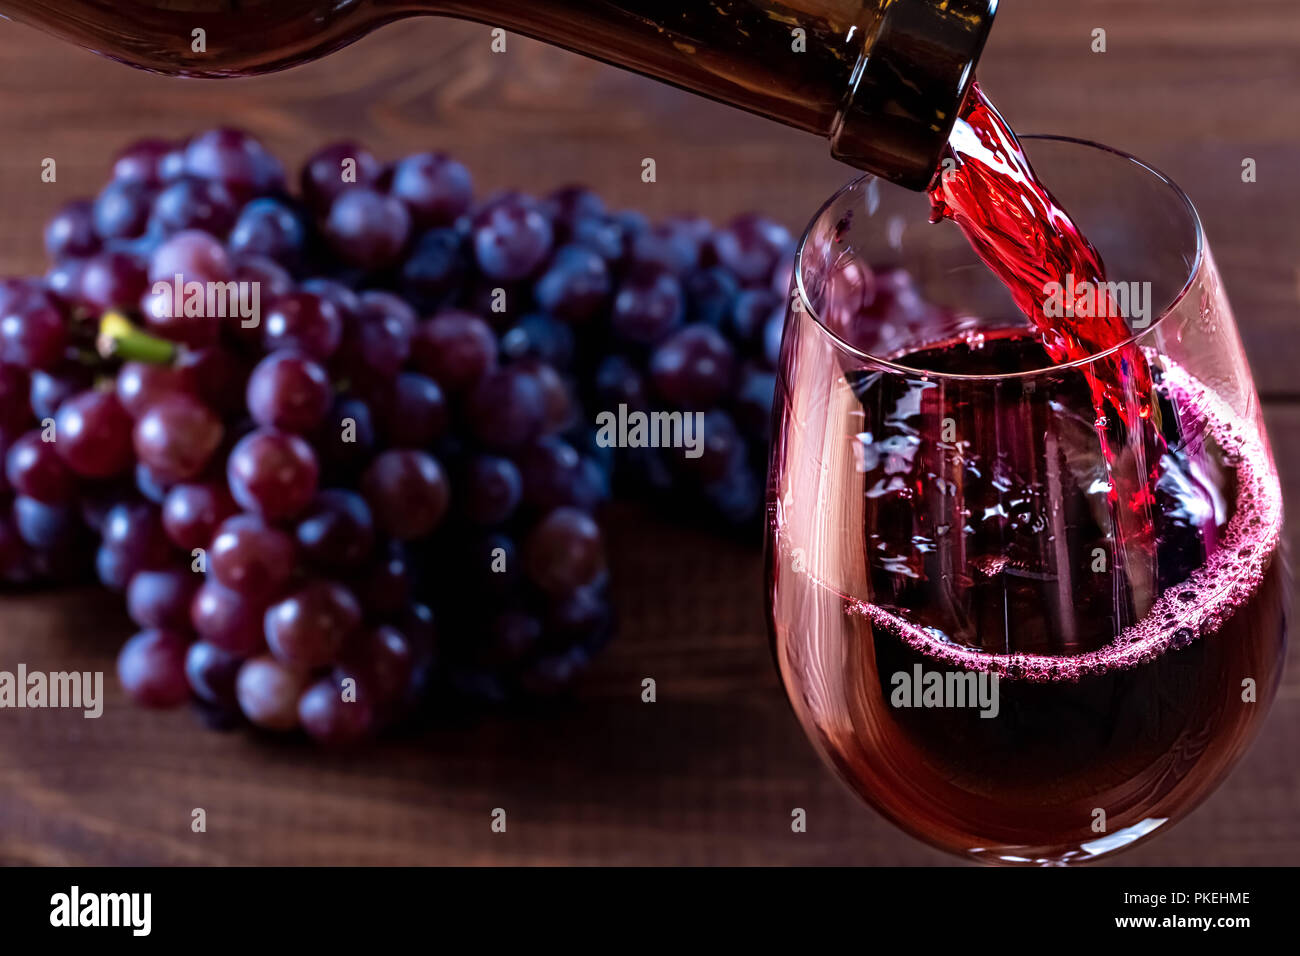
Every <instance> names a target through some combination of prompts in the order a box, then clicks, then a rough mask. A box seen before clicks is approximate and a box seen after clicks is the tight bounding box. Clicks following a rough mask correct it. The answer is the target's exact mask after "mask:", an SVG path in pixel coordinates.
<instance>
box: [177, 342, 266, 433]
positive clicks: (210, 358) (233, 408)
mask: <svg viewBox="0 0 1300 956" xmlns="http://www.w3.org/2000/svg"><path fill="white" fill-rule="evenodd" d="M176 368H177V369H178V370H180V371H181V372H182V373H183V374H184V375H185V376H186V378H188V379H190V380H192V381H193V382H194V391H195V393H196V394H197V396H198V398H199V399H200V400H201V401H202V402H203V404H205V405H207V406H208V407H209V408H211V409H215V410H216V411H218V412H221V413H222V414H224V415H226V416H228V417H229V416H233V415H235V414H237V413H239V412H241V411H242V410H243V407H244V393H245V383H246V382H247V381H248V375H249V369H248V368H247V366H246V365H245V363H244V361H243V360H242V359H241V358H239V357H238V356H237V355H235V353H234V352H232V351H230V350H229V349H225V348H221V347H220V346H215V345H209V346H205V347H203V348H190V349H186V350H184V351H182V352H181V354H180V355H179V356H178V357H177V359H176Z"/></svg>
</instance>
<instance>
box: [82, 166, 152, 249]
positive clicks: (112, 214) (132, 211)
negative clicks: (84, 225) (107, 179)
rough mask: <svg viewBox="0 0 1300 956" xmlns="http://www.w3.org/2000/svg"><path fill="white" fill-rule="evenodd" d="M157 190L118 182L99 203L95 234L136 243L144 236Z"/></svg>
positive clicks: (110, 186) (96, 204) (142, 184)
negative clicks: (132, 240) (136, 239)
mask: <svg viewBox="0 0 1300 956" xmlns="http://www.w3.org/2000/svg"><path fill="white" fill-rule="evenodd" d="M154 188H155V187H153V186H150V185H148V184H146V183H142V182H132V181H130V180H115V181H113V182H111V183H109V184H108V185H107V186H105V187H104V189H103V191H102V192H101V193H100V194H99V196H98V197H97V198H96V199H95V205H94V208H93V210H92V216H93V218H94V221H95V231H96V232H97V233H98V234H99V235H100V237H101V238H104V239H134V238H135V237H137V236H139V235H140V234H141V233H143V232H144V229H145V225H146V224H147V223H148V222H149V210H150V209H151V208H152V206H153V197H154Z"/></svg>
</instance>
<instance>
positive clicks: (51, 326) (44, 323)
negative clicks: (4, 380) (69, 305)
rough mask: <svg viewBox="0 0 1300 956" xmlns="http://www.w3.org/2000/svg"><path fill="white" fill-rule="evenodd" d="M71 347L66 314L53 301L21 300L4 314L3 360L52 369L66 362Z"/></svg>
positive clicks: (0, 332)
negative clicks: (51, 302)
mask: <svg viewBox="0 0 1300 956" xmlns="http://www.w3.org/2000/svg"><path fill="white" fill-rule="evenodd" d="M67 346H68V330H67V327H66V326H65V324H64V321H63V316H62V315H61V314H60V313H59V310H58V309H57V308H55V307H54V306H53V305H51V304H50V303H49V302H45V301H42V300H40V299H29V300H27V301H25V302H17V303H15V304H14V305H12V306H11V307H10V309H9V310H7V311H5V313H4V314H3V315H0V362H7V363H9V364H10V365H17V366H18V367H20V368H25V369H28V370H33V369H47V370H48V369H52V368H55V367H56V366H57V365H59V363H60V362H62V361H63V357H64V352H65V351H66V350H67Z"/></svg>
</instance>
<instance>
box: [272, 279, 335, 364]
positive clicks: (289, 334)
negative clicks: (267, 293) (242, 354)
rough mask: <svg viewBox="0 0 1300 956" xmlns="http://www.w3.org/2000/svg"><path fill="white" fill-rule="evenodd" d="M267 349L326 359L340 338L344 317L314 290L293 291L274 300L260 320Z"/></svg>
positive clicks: (328, 300)
mask: <svg viewBox="0 0 1300 956" xmlns="http://www.w3.org/2000/svg"><path fill="white" fill-rule="evenodd" d="M262 338H263V341H264V342H265V344H266V348H267V350H268V351H273V350H275V349H291V350H296V351H299V352H303V353H305V354H307V355H310V356H311V357H312V358H314V359H319V360H322V361H323V360H325V359H328V358H329V357H330V356H331V355H333V354H334V352H335V351H336V350H337V349H338V347H339V343H340V342H342V341H343V316H342V313H341V312H340V311H339V309H338V307H337V306H336V305H335V304H334V302H333V301H332V300H330V299H328V298H326V297H325V296H323V295H321V294H319V293H316V292H307V291H302V292H292V293H290V294H289V295H286V296H281V297H280V298H279V299H276V301H275V303H274V304H273V305H272V306H271V309H270V310H269V311H268V312H267V314H266V316H265V317H264V319H263V322H262Z"/></svg>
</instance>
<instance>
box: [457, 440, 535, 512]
mask: <svg viewBox="0 0 1300 956" xmlns="http://www.w3.org/2000/svg"><path fill="white" fill-rule="evenodd" d="M523 489H524V482H523V476H522V475H520V473H519V468H518V467H517V466H516V465H515V463H514V462H512V461H511V460H510V459H508V458H499V457H497V456H495V455H476V456H475V457H474V458H473V459H471V460H470V462H469V464H468V465H467V466H466V468H465V473H464V478H463V480H462V481H461V482H460V483H459V484H457V486H456V487H455V492H456V495H457V507H458V508H460V509H461V510H462V511H463V512H464V514H465V516H466V517H467V518H469V520H470V521H473V522H474V523H476V524H481V525H498V524H502V523H504V522H505V521H507V520H508V519H509V518H510V516H511V515H512V514H514V511H515V509H516V508H517V507H519V502H520V501H521V500H522V499H523Z"/></svg>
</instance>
